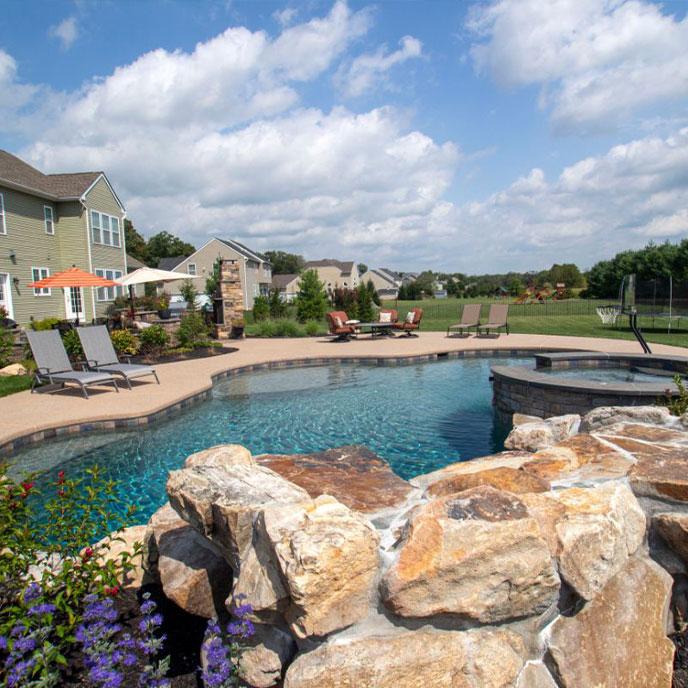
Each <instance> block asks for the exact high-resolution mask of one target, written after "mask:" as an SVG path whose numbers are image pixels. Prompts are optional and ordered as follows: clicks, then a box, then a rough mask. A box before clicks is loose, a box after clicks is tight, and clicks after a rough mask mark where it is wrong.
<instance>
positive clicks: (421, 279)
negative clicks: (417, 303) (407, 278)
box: [409, 270, 435, 298]
mask: <svg viewBox="0 0 688 688" xmlns="http://www.w3.org/2000/svg"><path fill="white" fill-rule="evenodd" d="M411 284H414V285H415V287H414V289H415V290H416V291H417V292H423V293H424V294H425V295H426V296H432V295H433V294H434V293H435V275H434V274H433V273H432V272H430V270H425V271H423V272H421V273H420V275H418V277H417V278H416V279H415V280H414V281H413V282H412V283H411ZM409 286H411V285H409ZM419 296H420V294H419ZM414 298H418V296H417V297H414Z"/></svg>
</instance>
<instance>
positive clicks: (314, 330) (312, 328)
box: [305, 320, 320, 337]
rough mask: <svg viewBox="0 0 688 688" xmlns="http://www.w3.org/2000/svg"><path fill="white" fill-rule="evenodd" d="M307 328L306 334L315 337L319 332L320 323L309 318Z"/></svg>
mask: <svg viewBox="0 0 688 688" xmlns="http://www.w3.org/2000/svg"><path fill="white" fill-rule="evenodd" d="M305 329H306V334H307V335H308V336H309V337H315V335H317V334H318V332H319V331H320V325H318V323H317V322H316V321H315V320H309V321H308V322H307V323H306V328H305Z"/></svg>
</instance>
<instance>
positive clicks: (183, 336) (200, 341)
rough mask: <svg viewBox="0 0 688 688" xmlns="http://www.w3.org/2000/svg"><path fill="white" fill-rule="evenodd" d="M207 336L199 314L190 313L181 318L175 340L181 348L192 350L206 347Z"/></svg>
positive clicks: (201, 316) (207, 332) (205, 326)
mask: <svg viewBox="0 0 688 688" xmlns="http://www.w3.org/2000/svg"><path fill="white" fill-rule="evenodd" d="M149 329H150V328H149ZM209 336H210V330H209V328H208V326H207V325H206V322H205V318H204V317H203V315H202V314H201V313H198V312H196V311H192V312H190V313H187V314H186V315H184V316H182V321H181V323H180V324H179V331H178V332H177V339H179V343H180V344H181V346H183V347H189V348H192V349H195V348H197V347H199V346H206V345H207V343H208V337H209Z"/></svg>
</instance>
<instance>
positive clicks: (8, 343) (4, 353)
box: [0, 325, 14, 368]
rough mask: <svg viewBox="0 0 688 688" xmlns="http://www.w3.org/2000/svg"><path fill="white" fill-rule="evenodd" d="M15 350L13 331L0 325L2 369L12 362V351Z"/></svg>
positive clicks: (0, 362)
mask: <svg viewBox="0 0 688 688" xmlns="http://www.w3.org/2000/svg"><path fill="white" fill-rule="evenodd" d="M13 348H14V334H13V333H12V332H11V330H9V329H7V328H6V327H2V325H0V368H4V367H5V366H6V365H9V364H10V362H11V360H12V349H13Z"/></svg>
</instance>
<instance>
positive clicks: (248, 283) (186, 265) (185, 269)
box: [160, 237, 272, 311]
mask: <svg viewBox="0 0 688 688" xmlns="http://www.w3.org/2000/svg"><path fill="white" fill-rule="evenodd" d="M218 258H225V259H234V260H238V261H240V268H239V277H240V279H241V289H242V291H243V293H244V310H247V311H250V310H252V309H253V300H254V299H255V298H256V296H260V295H262V296H267V295H268V294H269V293H270V287H271V286H272V268H271V266H270V261H269V260H268V259H267V258H266V257H265V256H264V255H262V254H260V253H258V252H256V251H252V250H251V249H250V248H248V247H247V246H244V245H243V244H240V243H239V242H238V241H233V240H232V239H220V238H218V237H213V238H212V239H210V241H207V242H206V243H205V244H204V245H203V246H201V248H199V249H198V250H197V251H195V252H194V253H192V254H191V255H190V256H188V257H187V258H181V260H180V261H179V262H178V263H177V264H176V265H174V266H173V267H171V268H169V267H168V268H162V269H166V270H172V271H173V272H182V273H185V274H186V275H188V276H194V275H196V276H198V277H199V279H195V280H193V284H194V286H195V287H196V289H197V290H198V291H199V292H201V293H202V292H204V291H205V281H206V279H207V278H208V277H210V275H212V274H213V269H214V267H215V261H216V260H217V259H218ZM164 260H165V259H164V258H163V261H164ZM169 260H172V259H169ZM160 267H162V261H161V265H160ZM184 279H185V278H184V277H182V278H181V279H180V280H179V281H176V282H167V283H166V284H165V291H167V292H169V293H170V294H171V295H172V296H174V295H176V294H179V293H181V292H180V290H181V287H182V284H184Z"/></svg>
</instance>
